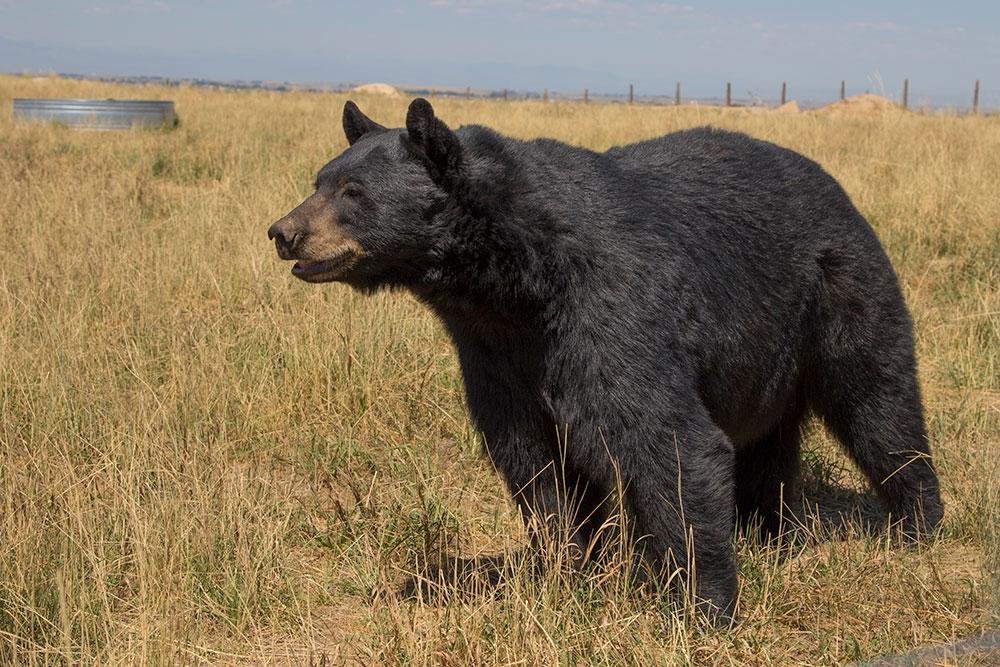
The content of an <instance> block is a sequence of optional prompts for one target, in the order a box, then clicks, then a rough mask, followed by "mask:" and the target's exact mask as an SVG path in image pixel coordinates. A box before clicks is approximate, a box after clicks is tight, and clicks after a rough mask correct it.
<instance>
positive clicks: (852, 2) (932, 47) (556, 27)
mask: <svg viewBox="0 0 1000 667" xmlns="http://www.w3.org/2000/svg"><path fill="white" fill-rule="evenodd" d="M0 70H2V71H24V70H32V71H46V70H55V71H62V72H79V73H97V74H161V75H169V76H200V77H207V78H225V79H232V78H240V79H279V80H288V81H299V82H307V81H333V82H360V81H372V80H377V81H389V82H395V83H403V84H422V85H450V86H465V85H471V86H473V87H485V88H496V89H498V88H503V87H510V88H521V89H541V88H542V87H548V88H550V89H553V90H565V91H575V90H578V89H581V88H583V87H584V86H587V87H589V88H590V89H591V90H594V91H621V90H623V89H627V87H628V84H629V83H630V82H634V83H635V84H636V87H637V90H638V92H640V93H657V94H671V93H672V92H673V86H674V81H676V80H680V81H682V82H683V85H684V91H685V93H690V94H692V95H717V94H720V93H721V91H722V90H723V88H724V86H725V82H726V81H727V80H731V81H732V82H733V86H734V92H735V93H737V94H739V95H740V96H745V95H746V94H747V93H748V92H754V93H757V94H759V95H762V96H764V97H772V98H773V97H774V96H775V95H777V90H778V87H779V86H780V82H781V81H782V80H787V81H788V83H789V87H790V94H791V96H793V97H799V98H823V97H831V96H833V95H835V94H836V92H837V88H838V86H839V82H840V80H841V79H846V80H847V84H848V92H849V93H851V92H861V91H863V90H866V89H867V90H871V91H873V92H878V91H879V90H880V89H884V91H885V92H886V94H889V95H898V94H899V90H900V88H901V85H902V79H903V78H904V77H909V79H910V81H911V84H910V85H911V100H913V101H914V102H920V101H924V100H926V101H931V102H936V103H949V104H968V103H969V98H970V97H971V90H972V83H973V81H974V80H975V79H977V78H978V79H982V81H983V97H984V101H985V102H986V103H990V104H993V105H997V106H1000V95H998V91H1000V0H951V1H947V0H941V1H935V2H907V1H904V0H885V1H878V0H867V1H864V0H838V1H837V2H823V3H819V2H812V3H807V2H802V1H800V2H791V1H789V0H764V1H761V2H752V3H751V2H737V1H735V0H714V1H710V2H699V3H693V2H692V3H690V4H683V3H677V4H675V3H667V2H645V1H638V2H625V1H616V0H541V1H539V2H527V1H523V0H429V1H427V2H395V1H392V0H365V1H360V2H359V1H356V0H355V1H353V2H349V3H341V2H329V1H327V2H323V1H321V0H247V1H243V2H237V1H236V0H202V1H200V2H194V1H189V0H82V1H77V0H50V1H48V2H46V1H44V0H35V1H29V0H24V1H19V0H0ZM883 87H884V88H883Z"/></svg>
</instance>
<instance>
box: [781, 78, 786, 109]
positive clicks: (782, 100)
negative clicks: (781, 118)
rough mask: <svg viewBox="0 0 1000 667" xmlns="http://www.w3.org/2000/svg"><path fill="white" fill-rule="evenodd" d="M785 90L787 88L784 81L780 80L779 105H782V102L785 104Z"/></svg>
mask: <svg viewBox="0 0 1000 667" xmlns="http://www.w3.org/2000/svg"><path fill="white" fill-rule="evenodd" d="M786 90H787V88H786V85H785V82H784V81H782V82H781V105H782V106H784V104H785V92H786Z"/></svg>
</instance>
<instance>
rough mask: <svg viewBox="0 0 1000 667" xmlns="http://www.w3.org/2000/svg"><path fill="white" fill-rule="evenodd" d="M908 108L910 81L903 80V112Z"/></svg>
mask: <svg viewBox="0 0 1000 667" xmlns="http://www.w3.org/2000/svg"><path fill="white" fill-rule="evenodd" d="M909 108H910V80H909V79H903V111H906V110H907V109H909Z"/></svg>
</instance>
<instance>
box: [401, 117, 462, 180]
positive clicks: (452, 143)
mask: <svg viewBox="0 0 1000 667" xmlns="http://www.w3.org/2000/svg"><path fill="white" fill-rule="evenodd" d="M406 134H407V136H405V137H403V138H402V139H403V144H404V145H405V146H406V147H407V148H408V149H409V150H410V152H412V153H414V154H415V155H417V156H418V157H419V158H421V159H422V160H423V162H424V164H426V165H427V171H428V172H429V173H430V175H431V179H433V180H434V182H435V183H437V184H438V185H441V186H444V185H447V184H449V183H450V181H452V180H453V179H454V178H455V177H456V176H457V175H458V172H459V167H460V165H461V161H462V146H461V145H460V144H459V143H458V137H456V136H455V133H454V132H452V131H451V130H450V129H449V128H448V126H447V125H445V124H444V123H443V122H441V120H440V119H439V118H437V117H436V116H435V115H434V108H433V107H432V106H431V103H430V102H428V101H427V100H425V99H423V98H422V97H418V98H417V99H415V100H413V101H412V102H411V103H410V108H409V110H407V112H406Z"/></svg>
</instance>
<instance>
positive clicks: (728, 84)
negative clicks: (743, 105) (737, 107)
mask: <svg viewBox="0 0 1000 667" xmlns="http://www.w3.org/2000/svg"><path fill="white" fill-rule="evenodd" d="M732 105H733V84H732V82H731V81H727V82H726V106H727V107H731V106H732Z"/></svg>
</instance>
